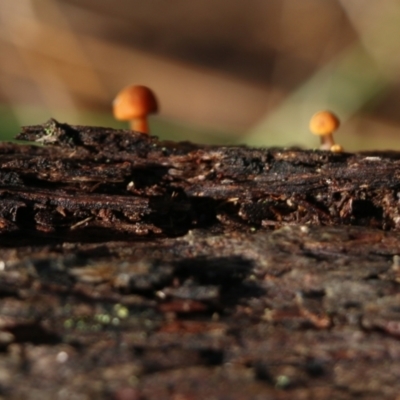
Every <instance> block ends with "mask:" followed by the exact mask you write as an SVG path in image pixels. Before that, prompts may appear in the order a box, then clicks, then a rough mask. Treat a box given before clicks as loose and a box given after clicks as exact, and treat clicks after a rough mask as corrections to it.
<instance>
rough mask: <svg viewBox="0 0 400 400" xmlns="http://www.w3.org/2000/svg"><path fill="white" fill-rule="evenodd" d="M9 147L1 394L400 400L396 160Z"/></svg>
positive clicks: (110, 140) (208, 149)
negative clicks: (399, 394) (398, 396)
mask: <svg viewBox="0 0 400 400" xmlns="http://www.w3.org/2000/svg"><path fill="white" fill-rule="evenodd" d="M20 138H21V139H25V140H31V141H39V142H42V143H44V144H45V146H44V147H38V146H21V145H14V144H3V145H0V349H1V350H2V352H0V397H1V396H3V397H4V398H10V399H21V398H24V399H25V398H26V399H40V400H42V399H57V398H60V399H77V398H79V399H93V398H95V399H110V398H111V399H116V400H128V399H132V400H134V399H141V400H152V399H171V400H178V399H179V400H183V399H190V400H192V399H193V400H195V399H208V398H210V399H211V398H214V399H353V398H356V397H357V398H362V399H373V398H374V399H375V398H379V399H396V398H397V397H396V396H397V395H398V393H400V342H399V338H400V294H399V287H400V284H399V282H400V257H399V254H400V232H398V231H399V230H400V215H399V195H398V194H399V193H400V176H399V174H400V173H399V172H398V171H399V168H398V167H399V164H400V154H399V153H394V152H393V153H390V152H386V153H382V152H380V153H370V154H367V153H364V154H349V153H342V154H333V153H329V152H321V151H306V150H301V149H250V148H245V147H213V146H197V145H193V144H189V143H178V144H177V143H171V142H159V141H158V140H157V139H156V138H154V137H149V136H146V135H142V134H138V133H132V132H130V131H115V130H112V129H104V128H89V127H76V126H75V127H74V126H69V125H65V124H59V123H58V122H56V121H54V120H52V121H49V122H48V123H47V124H45V125H43V126H37V127H27V128H24V130H23V132H22V133H21V135H20Z"/></svg>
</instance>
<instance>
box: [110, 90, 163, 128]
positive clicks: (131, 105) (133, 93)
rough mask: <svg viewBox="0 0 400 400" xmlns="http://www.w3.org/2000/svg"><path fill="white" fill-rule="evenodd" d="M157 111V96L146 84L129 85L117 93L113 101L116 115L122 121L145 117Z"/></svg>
mask: <svg viewBox="0 0 400 400" xmlns="http://www.w3.org/2000/svg"><path fill="white" fill-rule="evenodd" d="M157 111H158V102H157V99H156V96H155V95H154V93H153V91H152V90H151V89H149V88H148V87H146V86H140V85H136V86H135V85H132V86H127V87H126V88H125V89H122V90H121V91H120V92H119V93H118V94H117V96H116V97H115V99H114V101H113V112H114V117H115V118H116V119H119V120H121V121H129V120H133V119H136V118H144V117H146V116H147V115H148V114H152V113H156V112H157Z"/></svg>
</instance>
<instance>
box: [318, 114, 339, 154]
mask: <svg viewBox="0 0 400 400" xmlns="http://www.w3.org/2000/svg"><path fill="white" fill-rule="evenodd" d="M339 125H340V121H339V118H338V117H337V116H336V115H335V114H333V113H331V112H330V111H319V112H317V113H316V114H314V115H313V116H312V117H311V120H310V131H311V132H312V133H313V134H314V135H318V136H320V139H321V146H320V149H321V150H332V151H335V152H337V151H338V150H337V149H338V148H337V146H336V145H335V142H334V140H333V137H332V134H333V132H334V131H336V129H337V128H339ZM334 146H335V147H334ZM342 150H343V149H342Z"/></svg>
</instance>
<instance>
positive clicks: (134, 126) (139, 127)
mask: <svg viewBox="0 0 400 400" xmlns="http://www.w3.org/2000/svg"><path fill="white" fill-rule="evenodd" d="M130 127H131V130H132V131H136V132H142V133H149V124H148V122H147V118H146V117H144V118H136V119H133V120H131V121H130Z"/></svg>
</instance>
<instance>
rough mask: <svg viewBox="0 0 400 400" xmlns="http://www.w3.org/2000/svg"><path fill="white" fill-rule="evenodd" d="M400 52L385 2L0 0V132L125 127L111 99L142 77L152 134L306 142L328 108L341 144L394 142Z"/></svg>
mask: <svg viewBox="0 0 400 400" xmlns="http://www.w3.org/2000/svg"><path fill="white" fill-rule="evenodd" d="M399 49H400V2H398V1H397V0H380V1H379V2H372V1H369V2H367V1H363V0H323V1H321V0H246V1H241V2H234V1H232V0H201V1H200V0H197V1H196V0H192V1H190V2H189V1H187V0H175V1H173V2H169V1H165V0H164V1H163V0H146V1H143V0H142V1H139V0H96V1H93V0H18V1H16V0H2V2H1V5H0V135H1V136H0V137H1V139H2V140H8V139H11V138H12V137H14V136H15V135H16V134H17V133H18V132H19V130H20V126H21V125H32V124H38V123H43V122H45V121H46V120H47V119H48V118H50V117H53V118H56V119H57V120H59V121H60V122H68V123H70V124H90V125H101V126H111V127H117V128H121V127H127V124H125V123H121V122H118V121H115V120H114V119H113V117H112V113H111V103H112V100H113V98H114V97H115V95H116V94H117V93H118V92H119V91H120V90H121V89H122V88H123V87H124V86H126V85H128V84H143V85H147V86H149V87H151V88H152V89H153V90H154V91H155V93H156V94H157V96H158V98H159V102H160V105H161V110H160V113H159V114H158V115H157V116H154V117H152V119H151V122H150V125H151V131H152V133H153V134H155V135H157V136H159V137H161V138H168V139H173V140H191V141H196V142H203V143H221V144H225V143H246V144H249V145H256V146H271V145H279V146H287V145H300V146H302V147H311V148H316V147H318V139H317V138H316V137H314V136H313V135H311V134H310V133H309V131H308V121H309V119H310V116H311V115H312V114H313V113H314V112H316V111H318V110H321V109H330V110H332V111H334V112H335V113H336V114H337V115H338V116H339V117H340V119H341V121H342V125H341V127H340V129H339V131H338V132H337V134H336V136H335V138H336V141H337V142H339V143H340V144H342V145H343V146H344V147H345V149H346V150H349V151H356V150H365V149H400V51H399Z"/></svg>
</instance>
